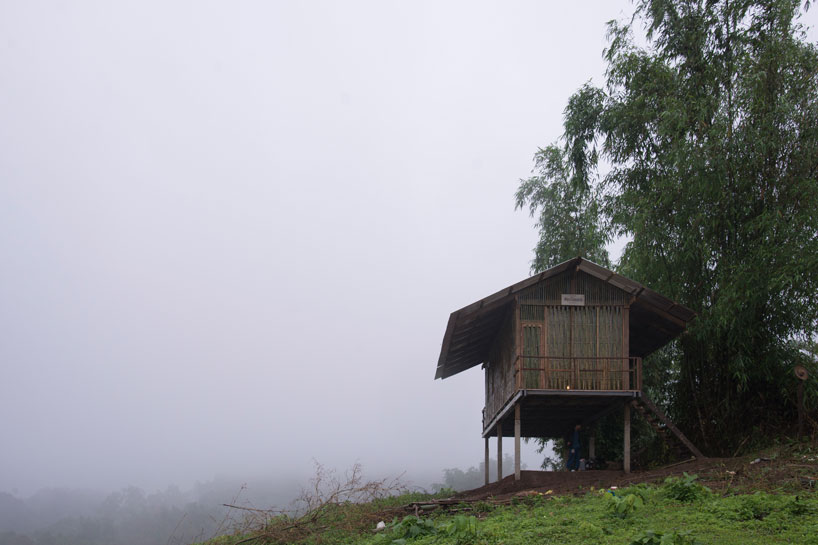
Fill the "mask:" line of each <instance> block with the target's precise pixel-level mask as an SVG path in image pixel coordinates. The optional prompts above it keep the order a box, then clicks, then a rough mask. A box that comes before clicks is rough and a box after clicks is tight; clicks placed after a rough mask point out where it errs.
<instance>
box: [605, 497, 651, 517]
mask: <svg viewBox="0 0 818 545" xmlns="http://www.w3.org/2000/svg"><path fill="white" fill-rule="evenodd" d="M605 498H606V499H607V500H608V510H609V511H610V512H611V514H612V515H613V516H615V517H619V518H621V519H623V518H626V517H627V516H628V515H630V514H632V513H633V512H634V511H636V510H637V509H639V508H640V507H642V506H643V505H645V502H644V500H643V499H642V496H640V495H638V494H627V495H625V496H617V495H615V494H614V493H613V492H610V491H609V492H606V493H605Z"/></svg>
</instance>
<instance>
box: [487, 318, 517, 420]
mask: <svg viewBox="0 0 818 545" xmlns="http://www.w3.org/2000/svg"><path fill="white" fill-rule="evenodd" d="M516 322H517V320H516V312H514V310H513V309H509V312H508V314H507V315H506V318H505V320H503V325H502V326H501V327H500V331H499V333H498V334H497V338H496V339H495V340H494V343H493V344H492V347H491V352H490V353H489V359H488V361H487V362H486V372H485V375H486V408H485V411H486V415H485V416H486V417H487V418H491V417H493V416H494V415H495V414H497V411H499V410H500V409H501V408H502V406H503V404H504V403H505V402H506V401H507V400H508V399H509V398H510V397H511V396H512V395H513V394H514V391H515V390H516V388H515V384H514V361H515V359H516V354H517V353H516V347H515V344H514V331H515V330H516V329H517V327H516Z"/></svg>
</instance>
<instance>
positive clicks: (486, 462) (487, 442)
mask: <svg viewBox="0 0 818 545" xmlns="http://www.w3.org/2000/svg"><path fill="white" fill-rule="evenodd" d="M483 467H484V469H485V471H486V484H489V436H488V435H487V436H486V461H485V462H484V463H483Z"/></svg>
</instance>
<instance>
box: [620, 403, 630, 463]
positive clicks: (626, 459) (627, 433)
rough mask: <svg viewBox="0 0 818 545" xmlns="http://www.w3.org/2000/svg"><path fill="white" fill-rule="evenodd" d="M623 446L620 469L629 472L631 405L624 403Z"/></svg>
mask: <svg viewBox="0 0 818 545" xmlns="http://www.w3.org/2000/svg"><path fill="white" fill-rule="evenodd" d="M624 442H625V444H624V445H623V453H622V469H624V470H625V473H630V472H631V405H630V403H625V441H624Z"/></svg>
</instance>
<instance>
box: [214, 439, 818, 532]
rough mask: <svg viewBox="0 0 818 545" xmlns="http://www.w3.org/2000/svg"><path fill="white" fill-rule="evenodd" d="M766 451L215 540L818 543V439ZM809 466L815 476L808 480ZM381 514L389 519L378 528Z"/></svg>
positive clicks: (386, 506)
mask: <svg viewBox="0 0 818 545" xmlns="http://www.w3.org/2000/svg"><path fill="white" fill-rule="evenodd" d="M763 454H765V455H766V456H767V457H768V458H770V460H769V461H768V462H765V463H763V464H756V463H754V462H753V461H752V458H753V457H754V456H755V455H754V456H753V457H748V458H747V459H745V460H744V461H737V463H738V464H740V466H732V467H733V468H734V469H737V470H738V474H737V472H736V471H732V470H729V469H728V468H723V467H722V468H721V469H718V467H720V466H717V467H714V469H713V470H712V471H710V472H708V474H707V476H705V475H702V480H699V479H698V478H697V477H696V476H695V475H688V474H683V475H679V476H673V477H669V478H667V479H666V480H665V481H664V482H661V483H658V484H645V483H641V484H637V485H633V486H630V487H628V488H624V489H619V490H591V491H588V492H586V493H585V494H584V495H581V496H577V495H563V496H554V495H551V494H532V495H525V496H519V497H518V498H515V500H514V501H512V503H511V504H510V505H494V504H491V503H489V502H478V503H472V504H469V505H465V504H464V505H460V506H455V507H454V509H453V510H452V511H450V512H447V511H436V512H433V513H432V514H431V515H421V517H420V518H416V517H414V516H411V515H408V512H407V511H406V510H404V509H403V506H405V505H407V504H409V503H411V502H416V501H426V500H428V499H432V498H434V497H445V496H447V495H449V494H450V493H451V491H448V494H447V493H443V494H438V495H437V496H430V495H426V494H418V493H413V494H404V495H400V496H393V497H389V498H383V499H378V500H375V501H373V502H369V503H342V504H337V505H332V506H330V508H328V509H326V511H325V512H323V514H322V516H321V517H320V519H319V520H316V521H315V523H314V524H313V525H312V526H310V527H306V528H304V527H301V528H299V529H298V532H293V531H292V530H287V529H286V528H287V526H288V525H291V524H292V522H293V520H292V519H286V518H282V517H277V518H274V519H271V520H269V521H268V523H267V527H266V528H265V533H266V536H268V537H266V538H264V539H253V537H254V536H261V534H260V533H256V534H253V533H245V534H242V535H234V536H224V537H221V538H217V539H214V540H211V541H209V542H207V545H236V544H238V543H242V542H245V543H253V544H265V543H291V544H294V545H296V544H297V545H340V544H350V543H355V544H362V545H429V544H439V545H500V544H503V545H515V544H520V545H522V544H526V545H527V544H532V543H534V544H551V543H553V544H557V543H559V544H566V545H573V544H586V543H593V544H600V545H602V544H611V545H614V544H615V545H632V544H633V545H635V544H644V545H652V544H656V545H694V544H699V545H706V544H714V545H715V544H719V545H731V544H735V545H753V544H759V545H761V544H763V545H771V544H776V543H781V544H784V543H787V544H789V543H797V544H804V545H818V488H817V487H814V486H812V484H814V482H815V481H814V477H815V470H816V465H815V463H816V461H818V452H816V447H815V445H814V444H813V445H809V446H805V445H800V446H798V447H796V448H792V447H782V448H780V449H771V450H768V451H767V452H765V453H763ZM805 475H811V477H810V479H812V480H808V481H805V480H804V478H803V477H804V476H805ZM702 481H704V482H702ZM804 482H807V483H809V484H807V485H804ZM379 521H385V522H386V524H387V527H386V529H385V530H383V531H380V532H376V531H375V526H376V524H377V523H378V522H379ZM271 528H273V529H276V528H278V529H281V531H273V532H271V531H270V529H271ZM270 536H275V537H270Z"/></svg>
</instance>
